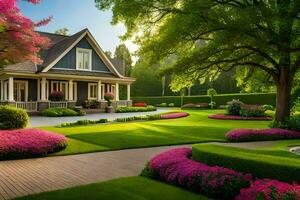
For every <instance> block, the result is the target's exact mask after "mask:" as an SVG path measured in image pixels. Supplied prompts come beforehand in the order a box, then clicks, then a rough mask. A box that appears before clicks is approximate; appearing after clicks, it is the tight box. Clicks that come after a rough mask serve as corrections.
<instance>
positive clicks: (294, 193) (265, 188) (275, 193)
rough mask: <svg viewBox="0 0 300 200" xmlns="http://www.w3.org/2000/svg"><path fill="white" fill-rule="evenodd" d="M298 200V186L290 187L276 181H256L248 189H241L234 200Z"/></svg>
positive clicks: (299, 194)
mask: <svg viewBox="0 0 300 200" xmlns="http://www.w3.org/2000/svg"><path fill="white" fill-rule="evenodd" d="M248 199H249V200H252V199H253V200H260V199H270V200H298V199H300V185H296V184H293V185H290V184H288V183H284V182H279V181H276V180H269V179H263V180H256V181H255V182H254V183H252V184H251V187H250V188H248V189H241V193H240V194H239V195H238V196H237V197H236V200H248Z"/></svg>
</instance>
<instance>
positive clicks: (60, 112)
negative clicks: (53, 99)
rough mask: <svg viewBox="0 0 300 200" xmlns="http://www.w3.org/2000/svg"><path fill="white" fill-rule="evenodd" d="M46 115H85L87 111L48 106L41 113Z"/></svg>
mask: <svg viewBox="0 0 300 200" xmlns="http://www.w3.org/2000/svg"><path fill="white" fill-rule="evenodd" d="M40 114H41V115H42V116H46V117H65V116H83V115H85V112H84V111H82V110H81V109H71V108H48V109H45V110H43V111H42V112H41V113H40Z"/></svg>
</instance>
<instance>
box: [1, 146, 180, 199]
mask: <svg viewBox="0 0 300 200" xmlns="http://www.w3.org/2000/svg"><path fill="white" fill-rule="evenodd" d="M175 147H176V146H172V147H153V148H142V149H131V150H121V151H110V152H99V153H89V154H81V155H70V156H59V157H47V158H37V159H25V160H14V161H1V162H0V200H2V199H11V198H15V197H18V196H24V195H28V194H33V193H39V192H45V191H51V190H56V189H63V188H68V187H72V186H77V185H83V184H89V183H94V182H99V181H105V180H109V179H113V178H117V177H126V176H136V175H138V174H139V173H140V172H141V170H142V169H143V167H144V166H145V163H146V162H147V161H148V160H149V159H150V158H151V157H153V156H154V155H156V154H158V153H159V152H161V151H163V150H167V149H170V148H175ZM177 147H178V146H177ZM181 147H182V146H181Z"/></svg>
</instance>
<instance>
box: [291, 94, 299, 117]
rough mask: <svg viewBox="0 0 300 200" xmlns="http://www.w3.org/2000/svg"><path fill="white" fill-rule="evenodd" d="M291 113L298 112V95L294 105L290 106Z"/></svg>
mask: <svg viewBox="0 0 300 200" xmlns="http://www.w3.org/2000/svg"><path fill="white" fill-rule="evenodd" d="M291 111H292V113H294V114H297V113H298V114H300V97H298V98H297V99H296V100H295V102H294V105H293V107H292V110H291Z"/></svg>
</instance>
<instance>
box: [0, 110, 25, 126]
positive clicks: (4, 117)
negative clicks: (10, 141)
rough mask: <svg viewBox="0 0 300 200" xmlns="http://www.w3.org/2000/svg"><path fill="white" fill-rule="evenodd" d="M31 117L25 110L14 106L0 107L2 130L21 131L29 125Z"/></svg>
mask: <svg viewBox="0 0 300 200" xmlns="http://www.w3.org/2000/svg"><path fill="white" fill-rule="evenodd" d="M28 122H29V117H28V114H27V112H26V111H25V110H23V109H20V108H15V107H12V106H0V129H19V128H25V127H26V126H27V125H28Z"/></svg>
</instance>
